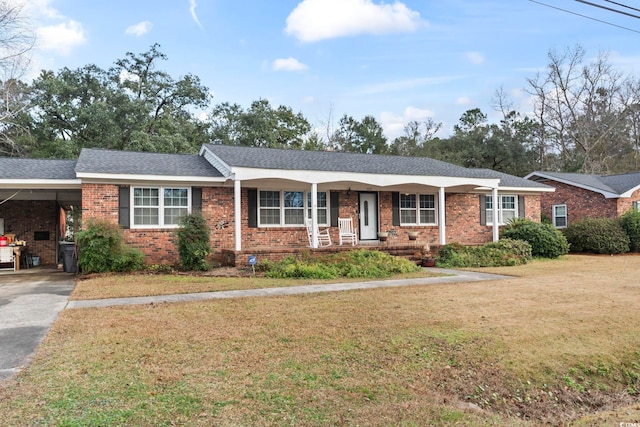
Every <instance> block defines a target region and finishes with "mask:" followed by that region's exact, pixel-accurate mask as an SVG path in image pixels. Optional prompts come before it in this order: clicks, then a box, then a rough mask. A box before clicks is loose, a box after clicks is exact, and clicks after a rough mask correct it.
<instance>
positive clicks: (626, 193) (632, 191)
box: [620, 184, 640, 199]
mask: <svg viewBox="0 0 640 427" xmlns="http://www.w3.org/2000/svg"><path fill="white" fill-rule="evenodd" d="M639 188H640V184H639V185H636V186H635V187H633V188H631V189H629V190H627V191H625V192H624V193H622V194H621V195H620V197H621V198H625V199H628V198H629V197H631V196H633V193H634V192H635V191H637V190H638V189H639Z"/></svg>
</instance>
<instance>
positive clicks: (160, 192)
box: [129, 185, 191, 229]
mask: <svg viewBox="0 0 640 427" xmlns="http://www.w3.org/2000/svg"><path fill="white" fill-rule="evenodd" d="M136 188H143V189H146V188H150V189H157V190H158V207H157V209H158V224H136V223H135V212H136V207H137V206H136V205H135V203H134V200H135V189H136ZM165 189H180V190H187V214H190V213H191V187H181V186H179V185H165V186H157V185H132V186H131V191H130V193H131V194H130V196H129V200H130V202H129V206H130V209H129V211H130V212H129V224H131V228H132V229H150V228H166V229H173V228H178V227H179V226H180V225H179V224H166V225H165V223H164V208H165V206H164V190H165ZM144 207H154V206H144Z"/></svg>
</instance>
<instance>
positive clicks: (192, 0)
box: [189, 0, 202, 28]
mask: <svg viewBox="0 0 640 427" xmlns="http://www.w3.org/2000/svg"><path fill="white" fill-rule="evenodd" d="M196 7H198V4H197V3H196V0H189V12H190V13H191V18H192V19H193V21H194V22H195V23H196V24H198V27H200V28H202V24H201V23H200V19H199V18H198V15H197V14H196Z"/></svg>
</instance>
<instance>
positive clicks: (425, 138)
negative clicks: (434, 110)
mask: <svg viewBox="0 0 640 427" xmlns="http://www.w3.org/2000/svg"><path fill="white" fill-rule="evenodd" d="M441 127H442V123H436V122H435V121H434V120H433V119H432V118H431V117H429V118H428V119H426V120H425V121H424V122H418V121H415V120H414V121H411V122H409V123H407V125H406V126H405V127H404V135H403V136H399V137H397V138H396V139H394V140H393V143H392V144H391V147H390V149H389V151H390V153H392V154H397V155H400V156H426V157H430V153H429V143H430V142H432V141H434V140H435V139H436V137H435V134H436V133H438V131H439V130H440V128H441ZM432 145H433V144H432ZM431 148H432V147H431Z"/></svg>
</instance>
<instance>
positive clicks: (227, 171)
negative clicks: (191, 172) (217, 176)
mask: <svg viewBox="0 0 640 427" xmlns="http://www.w3.org/2000/svg"><path fill="white" fill-rule="evenodd" d="M198 154H199V155H200V156H203V157H204V158H205V160H206V161H208V162H209V163H210V164H211V166H213V167H214V168H216V169H217V170H218V171H219V172H220V173H221V174H222V175H223V176H225V177H227V178H228V177H230V176H231V175H232V171H231V166H229V165H228V164H226V163H225V162H224V161H222V159H221V158H220V157H218V156H216V155H215V154H213V153H212V152H211V150H209V149H208V148H206V147H205V146H204V145H203V146H202V148H200V152H199V153H198Z"/></svg>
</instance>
